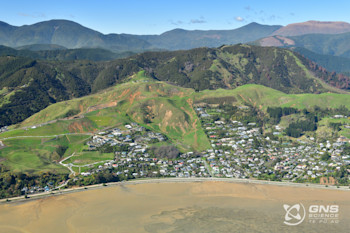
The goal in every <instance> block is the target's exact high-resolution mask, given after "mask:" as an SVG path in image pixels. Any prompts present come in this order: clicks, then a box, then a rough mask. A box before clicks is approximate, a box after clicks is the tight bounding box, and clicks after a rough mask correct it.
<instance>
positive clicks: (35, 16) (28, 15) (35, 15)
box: [18, 12, 46, 18]
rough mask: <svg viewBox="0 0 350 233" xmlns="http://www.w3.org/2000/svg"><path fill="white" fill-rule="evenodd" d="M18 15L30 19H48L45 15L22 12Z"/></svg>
mask: <svg viewBox="0 0 350 233" xmlns="http://www.w3.org/2000/svg"><path fill="white" fill-rule="evenodd" d="M18 15H19V16H23V17H29V18H46V15H45V14H44V13H34V14H28V13H24V12H20V13H18Z"/></svg>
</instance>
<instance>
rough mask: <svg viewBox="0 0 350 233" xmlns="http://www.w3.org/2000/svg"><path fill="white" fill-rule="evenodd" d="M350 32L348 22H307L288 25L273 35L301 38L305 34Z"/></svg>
mask: <svg viewBox="0 0 350 233" xmlns="http://www.w3.org/2000/svg"><path fill="white" fill-rule="evenodd" d="M345 32H350V24H349V23H346V22H324V21H314V20H311V21H307V22H302V23H293V24H288V25H287V26H285V27H281V28H279V29H278V30H276V31H274V32H273V33H272V35H278V36H300V35H305V34H341V33H345Z"/></svg>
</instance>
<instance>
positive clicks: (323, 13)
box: [0, 0, 350, 34]
mask: <svg viewBox="0 0 350 233" xmlns="http://www.w3.org/2000/svg"><path fill="white" fill-rule="evenodd" d="M349 10H350V1H348V0H339V1H337V0H333V1H323V0H290V1H281V0H279V1H275V0H270V1H269V0H246V1H243V0H241V1H237V0H211V1H209V0H201V1H194V0H192V1H191V0H187V1H186V0H176V1H173V0H162V1H160V0H58V1H57V0H45V1H44V0H31V1H29V0H2V1H1V8H0V21H4V22H7V23H9V24H11V25H15V26H21V25H24V24H33V23H37V22H40V21H46V20H50V19H67V20H72V21H75V22H77V23H80V24H82V25H83V26H86V27H89V28H91V29H94V30H97V31H100V32H102V33H105V34H107V33H131V34H160V33H162V32H165V31H168V30H171V29H174V28H184V29H189V30H194V29H201V30H209V29H234V28H238V27H241V26H243V25H246V24H248V23H251V22H257V23H260V24H268V25H287V24H290V23H295V22H304V21H308V20H320V21H345V22H350V13H349Z"/></svg>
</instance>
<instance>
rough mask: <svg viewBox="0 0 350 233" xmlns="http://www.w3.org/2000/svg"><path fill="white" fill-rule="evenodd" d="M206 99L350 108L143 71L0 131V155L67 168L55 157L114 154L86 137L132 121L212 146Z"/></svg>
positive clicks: (32, 168)
mask: <svg viewBox="0 0 350 233" xmlns="http://www.w3.org/2000/svg"><path fill="white" fill-rule="evenodd" d="M203 103H210V104H217V105H219V104H223V103H224V104H225V105H235V106H253V107H255V108H257V109H260V110H262V111H264V112H265V111H266V109H267V107H277V106H281V107H293V108H298V109H304V108H307V109H313V108H314V106H322V107H323V106H327V107H328V108H338V107H340V106H342V105H343V106H346V107H347V108H350V101H349V96H348V95H347V94H335V93H323V94H285V93H283V92H281V91H277V90H274V89H271V88H268V87H265V86H262V85H256V84H249V85H244V86H240V87H238V88H236V89H233V90H227V89H226V90H224V89H217V90H204V91H200V92H196V91H194V90H193V89H189V88H182V87H178V86H174V85H171V84H167V83H165V82H159V81H154V80H152V79H150V78H148V77H147V76H144V72H140V73H138V74H137V75H134V76H132V77H130V79H129V80H128V82H126V83H124V84H119V85H117V86H114V87H111V88H109V89H106V90H104V91H101V92H99V93H96V94H93V95H88V96H85V97H81V98H75V99H72V100H68V101H63V102H60V103H56V104H52V105H50V106H49V107H47V108H45V109H43V110H41V111H40V112H38V113H36V114H34V115H33V116H31V117H30V118H28V119H26V120H25V121H24V122H22V123H21V124H18V125H16V126H13V127H11V130H10V131H8V132H5V133H2V134H0V140H2V141H3V142H5V144H6V145H7V147H6V148H4V149H1V150H0V157H1V158H3V159H5V160H4V162H3V164H4V165H6V167H8V168H10V169H12V170H14V171H22V172H37V171H41V170H45V171H55V172H63V170H62V167H59V166H58V165H57V164H55V162H54V161H57V160H59V159H60V158H61V157H62V156H63V157H66V156H68V155H71V154H72V153H76V154H77V156H79V155H81V157H82V158H85V159H88V160H89V161H94V159H96V158H97V157H98V158H100V159H101V158H105V159H108V158H110V155H108V154H105V155H103V156H102V157H101V156H100V155H96V153H97V152H87V151H86V150H85V149H86V147H87V146H86V145H85V143H86V141H87V140H88V139H89V138H90V137H91V135H92V133H97V132H100V131H103V130H106V129H107V128H113V127H118V128H124V125H125V124H130V123H131V122H136V123H138V124H139V125H141V126H144V127H145V128H147V129H149V130H151V131H153V132H159V133H162V134H163V135H165V136H166V137H167V138H168V139H169V140H170V143H171V144H172V145H175V146H176V147H178V148H179V149H180V150H181V151H193V150H195V151H203V150H205V149H208V148H210V143H209V140H208V138H207V135H206V134H205V133H204V130H203V126H202V125H201V121H200V120H199V118H198V116H197V115H196V112H195V108H197V107H196V106H200V105H201V104H203ZM33 126H35V127H33ZM344 132H345V131H344ZM59 147H64V148H66V150H65V151H64V154H58V152H57V151H58V149H57V148H59ZM94 153H95V154H94ZM96 156H97V157H96ZM84 161H85V160H84ZM65 172H66V171H65Z"/></svg>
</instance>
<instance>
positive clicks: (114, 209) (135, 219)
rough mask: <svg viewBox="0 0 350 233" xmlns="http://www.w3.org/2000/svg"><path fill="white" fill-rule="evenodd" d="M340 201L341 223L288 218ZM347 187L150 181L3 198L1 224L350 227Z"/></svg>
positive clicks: (24, 228) (37, 228)
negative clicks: (291, 211) (299, 209)
mask: <svg viewBox="0 0 350 233" xmlns="http://www.w3.org/2000/svg"><path fill="white" fill-rule="evenodd" d="M297 203H301V204H302V205H303V206H305V208H306V209H308V207H309V206H310V205H324V206H327V205H337V206H339V213H338V217H337V219H338V221H339V222H336V223H330V222H327V223H324V222H323V223H320V222H315V223H311V222H309V220H310V219H308V216H306V218H305V220H304V221H303V222H302V223H300V224H299V225H297V226H288V225H286V224H284V223H283V222H284V221H285V215H286V211H285V209H284V208H283V205H284V204H288V205H290V206H292V205H294V204H297ZM349 220H350V195H349V192H348V191H345V190H337V189H333V190H327V189H320V188H310V187H291V186H287V185H286V186H282V185H271V184H256V183H235V182H225V181H197V182H152V181H150V182H147V183H129V182H125V183H123V184H119V185H114V186H113V185H111V186H108V187H104V188H99V189H88V190H86V191H84V192H72V193H67V194H62V195H54V196H48V197H44V198H40V199H36V200H31V201H26V202H13V203H11V202H10V203H6V204H2V205H0V232H8V233H15V232H16V233H17V232H27V233H40V232H45V233H46V232H285V231H288V232H335V231H337V232H347V231H348V229H349V228H350V221H349Z"/></svg>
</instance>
